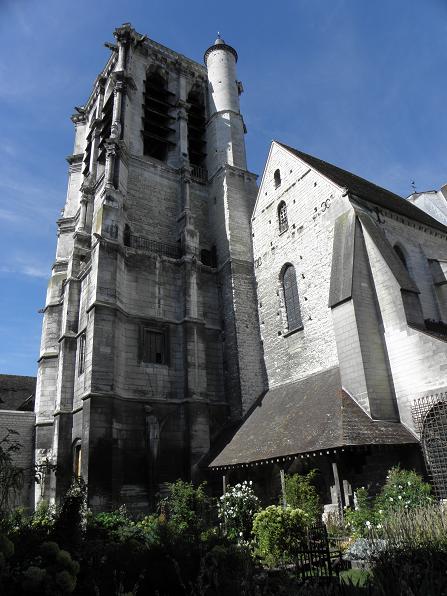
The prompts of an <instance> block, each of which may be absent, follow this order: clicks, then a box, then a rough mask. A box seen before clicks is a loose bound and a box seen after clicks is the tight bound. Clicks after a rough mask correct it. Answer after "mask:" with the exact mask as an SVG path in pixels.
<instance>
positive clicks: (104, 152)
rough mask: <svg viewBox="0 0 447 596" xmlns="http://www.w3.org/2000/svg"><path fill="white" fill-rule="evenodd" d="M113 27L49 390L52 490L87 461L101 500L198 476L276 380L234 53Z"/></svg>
mask: <svg viewBox="0 0 447 596" xmlns="http://www.w3.org/2000/svg"><path fill="white" fill-rule="evenodd" d="M114 35H115V37H116V44H114V45H111V50H112V54H111V57H110V59H109V62H108V64H107V65H106V67H105V69H104V71H103V72H102V73H101V74H100V76H99V77H98V78H97V80H96V82H95V85H94V87H93V91H92V94H91V96H90V98H89V99H88V101H87V103H86V104H85V105H84V106H83V107H82V108H79V109H78V110H77V113H76V114H75V115H74V116H73V117H72V120H73V122H74V125H75V129H76V137H75V146H74V151H73V155H72V156H70V157H69V158H68V162H69V183H68V193H67V200H66V204H65V207H64V210H63V212H62V215H61V218H60V219H59V220H58V226H59V233H58V245H57V252H56V261H55V263H54V266H53V271H52V276H51V279H50V283H49V286H48V294H47V301H46V305H45V313H44V321H43V333H42V344H41V353H40V360H39V374H38V384H37V399H36V414H37V427H36V428H37V430H36V437H37V438H36V458H37V461H39V459H41V458H42V457H50V458H52V459H53V460H54V461H55V462H56V463H57V464H58V473H57V475H52V476H51V477H50V478H48V479H47V482H46V485H45V490H44V494H43V497H44V498H49V499H51V500H57V499H59V498H60V496H61V495H62V494H63V493H64V491H65V489H66V488H67V485H68V482H69V480H70V477H71V475H72V473H73V471H75V472H76V473H77V474H81V475H82V476H83V478H84V479H85V480H86V482H87V485H88V494H89V504H90V506H91V507H93V508H95V509H108V508H111V507H114V506H116V505H118V504H119V503H123V502H126V503H127V504H128V505H129V506H130V507H131V508H132V507H133V508H145V507H147V506H148V505H150V504H151V502H152V501H153V499H154V496H155V493H157V492H159V491H160V490H163V483H165V482H167V481H172V480H174V479H176V478H179V477H180V478H192V479H194V478H197V477H198V476H199V475H200V470H199V468H200V463H201V461H202V460H203V458H204V457H205V456H206V455H207V454H208V452H209V450H210V446H212V444H213V441H214V439H215V437H216V436H217V435H218V434H219V433H220V431H221V430H222V429H223V428H224V427H225V426H226V425H228V424H230V423H232V422H234V420H237V419H239V418H240V417H241V415H242V414H243V413H244V412H245V411H247V409H248V408H249V407H250V405H251V404H252V403H253V402H254V400H255V399H256V398H257V397H258V396H259V395H260V394H261V393H262V391H263V389H264V375H263V369H262V352H261V343H260V337H259V326H258V322H257V312H256V298H255V287H254V277H253V257H252V247H251V236H250V217H251V213H252V210H253V206H254V201H255V198H256V193H257V187H256V176H255V175H254V174H251V173H250V172H248V171H247V168H246V160H245V144H244V123H243V119H242V115H241V113H240V109H239V93H240V90H241V86H240V83H238V81H237V80H236V60H237V54H236V52H235V50H234V49H233V48H231V47H230V46H228V45H226V44H225V43H224V42H223V40H221V39H220V38H218V39H217V40H216V43H215V44H214V45H213V46H211V47H210V48H209V49H208V50H207V52H206V54H205V66H202V65H199V64H197V63H195V62H193V61H191V60H189V59H187V58H185V57H184V56H181V55H179V54H177V53H175V52H173V51H172V50H169V49H167V48H165V47H163V46H161V45H159V44H157V43H156V42H153V41H151V40H148V39H147V38H146V37H143V36H141V35H139V34H137V33H136V32H135V31H134V30H133V29H132V28H131V27H130V25H123V26H122V27H120V28H118V29H117V30H116V31H115V33H114ZM41 497H42V494H41V491H40V490H39V494H38V495H37V499H40V498H41Z"/></svg>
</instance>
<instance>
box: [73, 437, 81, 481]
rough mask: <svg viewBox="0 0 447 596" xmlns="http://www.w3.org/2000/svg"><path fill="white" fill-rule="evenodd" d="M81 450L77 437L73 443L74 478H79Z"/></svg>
mask: <svg viewBox="0 0 447 596" xmlns="http://www.w3.org/2000/svg"><path fill="white" fill-rule="evenodd" d="M81 465H82V450H81V441H80V439H78V440H77V441H75V443H74V445H73V475H74V477H75V478H81Z"/></svg>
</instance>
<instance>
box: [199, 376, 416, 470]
mask: <svg viewBox="0 0 447 596" xmlns="http://www.w3.org/2000/svg"><path fill="white" fill-rule="evenodd" d="M408 443H417V439H416V438H415V437H414V436H413V435H412V434H411V433H410V432H409V431H408V430H406V429H405V427H404V426H403V425H402V424H400V423H399V422H385V421H381V420H372V419H371V418H370V417H369V416H368V415H367V414H366V413H365V412H364V411H363V410H362V409H361V408H360V407H359V406H358V405H357V403H356V402H355V401H354V400H353V399H352V398H351V397H350V396H349V395H348V394H347V393H346V392H345V391H344V390H343V389H342V387H341V379H340V371H339V368H338V367H333V368H330V369H327V370H325V371H322V372H319V373H316V374H313V375H310V376H308V377H306V378H304V379H301V380H299V381H295V382H294V383H288V384H285V385H280V386H278V387H274V388H272V389H270V390H269V391H268V392H267V393H266V394H265V395H264V396H263V397H262V398H260V399H259V400H258V402H257V403H256V405H255V407H254V408H253V409H252V410H251V412H250V413H249V415H248V417H247V418H246V420H245V421H244V422H243V424H242V426H241V427H240V428H239V430H238V431H237V432H236V434H235V435H234V436H233V438H232V439H231V440H230V441H229V442H228V444H227V445H226V447H225V448H224V449H223V450H222V451H221V452H220V454H219V455H218V456H217V457H216V458H215V459H214V460H213V461H212V463H211V464H210V467H211V468H215V467H219V466H232V465H237V464H241V463H251V462H255V461H262V460H266V459H273V458H276V457H284V456H289V455H298V454H300V453H309V452H313V451H319V450H323V449H331V448H337V447H345V446H350V445H395V444H408Z"/></svg>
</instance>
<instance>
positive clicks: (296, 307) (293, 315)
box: [282, 265, 303, 331]
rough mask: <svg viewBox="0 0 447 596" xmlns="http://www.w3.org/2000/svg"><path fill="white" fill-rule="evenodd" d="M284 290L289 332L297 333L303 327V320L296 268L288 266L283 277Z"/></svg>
mask: <svg viewBox="0 0 447 596" xmlns="http://www.w3.org/2000/svg"><path fill="white" fill-rule="evenodd" d="M282 284H283V290H284V305H285V308H286V315H287V330H288V331H295V330H296V329H301V328H302V327H303V320H302V318H301V310H300V301H299V296H298V286H297V283H296V273H295V267H294V266H293V265H287V266H286V268H285V269H284V273H283V276H282Z"/></svg>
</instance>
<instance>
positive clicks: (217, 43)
mask: <svg viewBox="0 0 447 596" xmlns="http://www.w3.org/2000/svg"><path fill="white" fill-rule="evenodd" d="M220 44H224V45H225V40H224V39H222V36H221V34H220V31H218V32H217V38H216V41H215V42H214V45H215V46H216V45H220Z"/></svg>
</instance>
